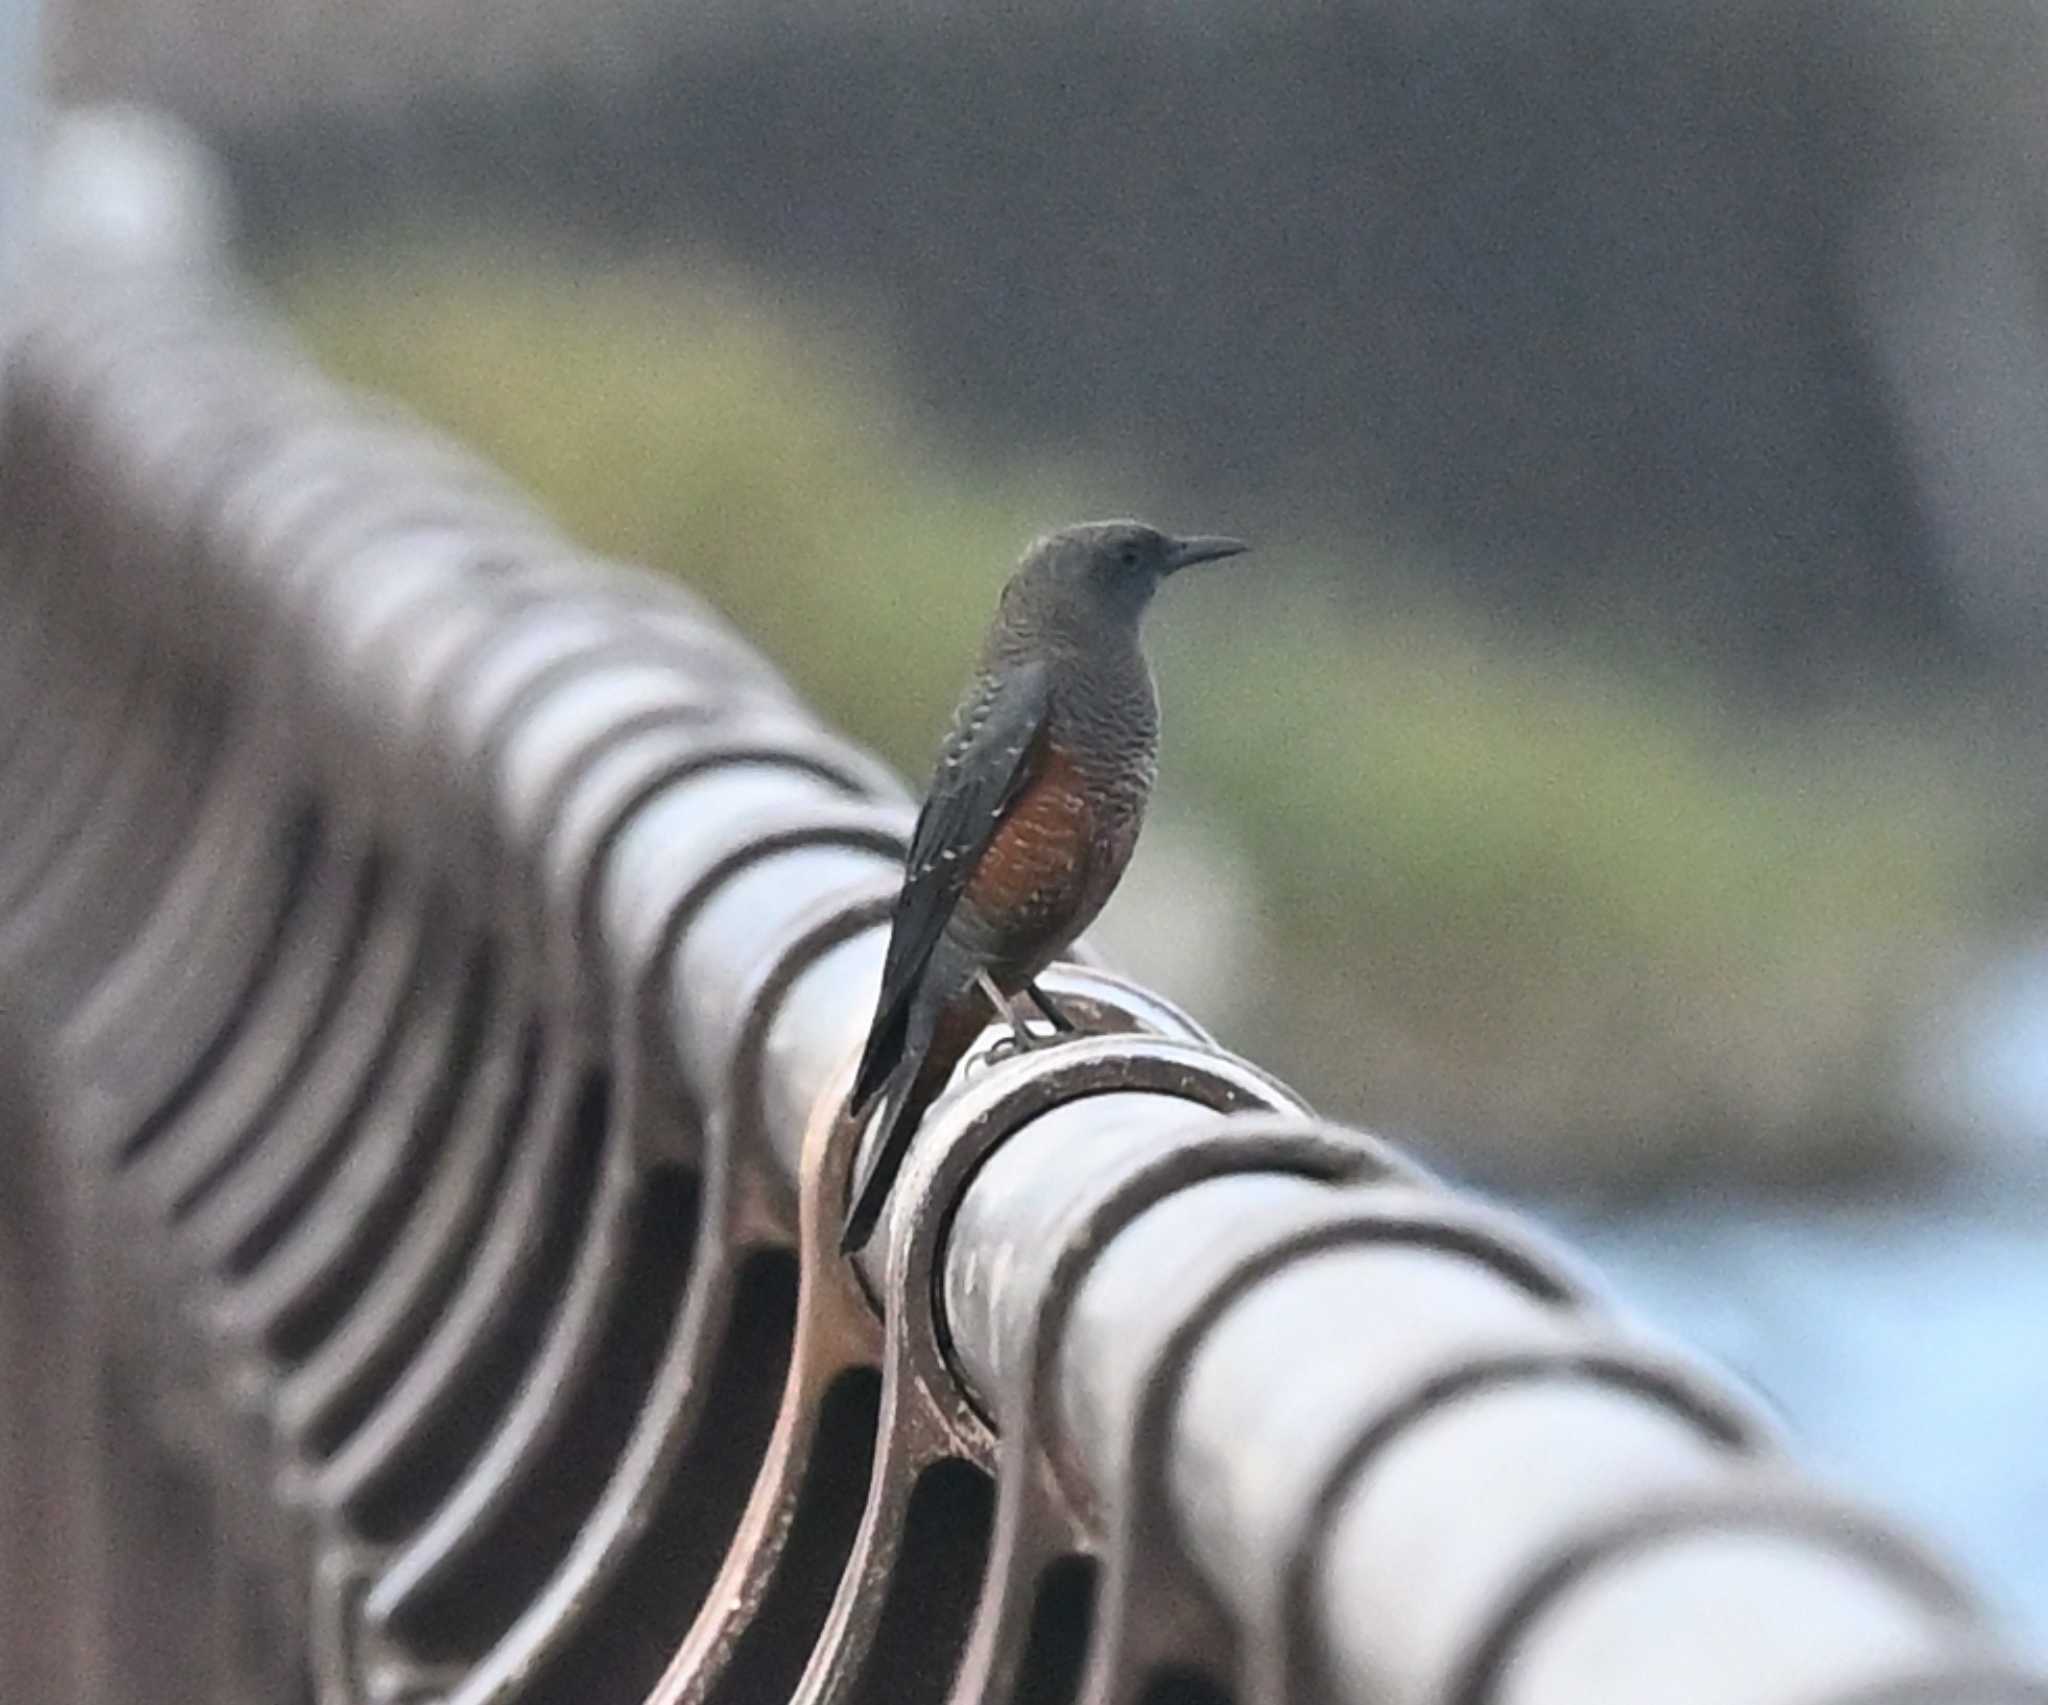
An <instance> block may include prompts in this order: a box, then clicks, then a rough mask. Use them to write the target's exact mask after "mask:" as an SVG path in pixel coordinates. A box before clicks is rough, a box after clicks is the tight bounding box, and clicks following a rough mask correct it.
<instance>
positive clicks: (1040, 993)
mask: <svg viewBox="0 0 2048 1705" xmlns="http://www.w3.org/2000/svg"><path fill="white" fill-rule="evenodd" d="M1024 992H1025V993H1026V994H1027V995H1029V996H1030V997H1031V1004H1032V1005H1033V1006H1035V1007H1037V1008H1038V1010H1039V1011H1040V1012H1042V1013H1044V1014H1045V1021H1046V1023H1048V1024H1050V1025H1051V1026H1052V1027H1053V1029H1054V1030H1055V1031H1057V1032H1058V1033H1059V1034H1060V1035H1062V1036H1078V1035H1080V1034H1081V1027H1080V1025H1078V1024H1076V1023H1075V1022H1074V1021H1073V1019H1072V1018H1070V1017H1068V1016H1067V1014H1066V1013H1065V1012H1064V1011H1062V1010H1061V1008H1060V1004H1059V1002H1058V1001H1056V1000H1054V999H1053V998H1052V996H1051V995H1049V994H1047V993H1046V992H1045V990H1043V989H1041V988H1040V987H1039V986H1038V985H1037V984H1036V983H1026V984H1025V985H1024Z"/></svg>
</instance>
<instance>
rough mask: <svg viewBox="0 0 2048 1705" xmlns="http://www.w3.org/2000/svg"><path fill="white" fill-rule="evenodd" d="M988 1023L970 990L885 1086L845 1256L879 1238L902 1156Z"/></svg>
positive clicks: (843, 1246)
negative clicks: (877, 1229) (878, 1230)
mask: <svg viewBox="0 0 2048 1705" xmlns="http://www.w3.org/2000/svg"><path fill="white" fill-rule="evenodd" d="M983 1022H984V1016H983V1014H982V1012H981V1010H980V1008H979V1006H978V1004H977V1001H976V997H975V996H974V995H973V993H972V992H971V991H970V992H969V993H968V994H966V995H964V996H962V997H961V998H959V999H956V1000H955V1001H954V1002H953V1003H952V1004H951V1005H950V1006H949V1007H948V1008H947V1009H946V1011H945V1012H944V1013H943V1014H941V1015H940V1018H939V1021H938V1024H937V1025H936V1026H935V1027H934V1033H933V1036H932V1039H931V1041H930V1043H929V1044H928V1045H927V1046H926V1047H924V1048H922V1049H919V1050H914V1051H911V1052H909V1053H907V1054H906V1055H905V1056H904V1058H903V1059H902V1060H901V1061H899V1062H898V1064H897V1066H896V1069H895V1070H894V1071H892V1072H891V1073H890V1074H889V1076H888V1079H887V1080H886V1081H885V1082H884V1083H883V1084H882V1086H881V1091H880V1093H881V1097H882V1101H883V1108H882V1119H881V1126H880V1128H879V1129H878V1130H877V1131H876V1132H875V1140H874V1142H873V1143H872V1144H870V1145H869V1146H868V1161H867V1165H866V1166H865V1167H863V1168H862V1169H861V1170H860V1171H859V1172H858V1173H857V1174H856V1175H855V1178H854V1182H853V1193H852V1196H851V1198H850V1200H849V1203H848V1206H847V1210H846V1223H845V1225H844V1227H843V1228H842V1229H841V1231H840V1235H839V1252H840V1253H841V1254H842V1255H851V1254H853V1253H854V1252H855V1251H856V1250H859V1249H862V1248H864V1247H865V1246H866V1244H867V1241H868V1239H869V1238H870V1237H872V1236H873V1235H874V1231H875V1226H876V1224H877V1222H879V1221H880V1219H881V1217H882V1209H883V1207H884V1206H885V1205H886V1204H887V1202H888V1200H889V1191H890V1189H891V1187H892V1186H894V1184H895V1182H896V1175H897V1173H899V1172H901V1171H902V1170H903V1158H904V1156H905V1155H907V1154H908V1153H909V1152H910V1139H911V1138H912V1137H914V1136H916V1135H917V1127H918V1125H919V1124H920V1123H921V1122H922V1121H923V1119H924V1116H925V1112H926V1110H927V1109H928V1108H929V1107H930V1106H931V1104H932V1103H933V1102H934V1101H936V1100H937V1099H938V1095H939V1091H940V1090H942V1089H944V1088H945V1087H946V1083H947V1080H948V1079H949V1078H951V1077H952V1075H953V1068H954V1067H955V1066H957V1065H958V1064H959V1063H960V1057H961V1056H962V1055H963V1054H965V1053H966V1052H967V1050H968V1049H969V1048H970V1047H971V1046H973V1043H974V1039H975V1037H977V1036H979V1035H980V1034H981V1029H982V1024H983ZM854 1111H855V1112H856V1113H858V1111H859V1109H858V1108H855V1109H854Z"/></svg>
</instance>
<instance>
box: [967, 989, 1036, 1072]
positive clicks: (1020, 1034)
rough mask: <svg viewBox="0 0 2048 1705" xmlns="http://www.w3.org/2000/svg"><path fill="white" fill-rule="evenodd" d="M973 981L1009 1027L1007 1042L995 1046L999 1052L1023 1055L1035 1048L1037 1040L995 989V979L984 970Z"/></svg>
mask: <svg viewBox="0 0 2048 1705" xmlns="http://www.w3.org/2000/svg"><path fill="white" fill-rule="evenodd" d="M974 980H975V981H976V982H977V983H979V984H980V985H981V992H982V993H983V994H985V995H987V996H988V1003H989V1005H990V1006H992V1007H994V1008H995V1009H996V1016H997V1017H999V1018H1001V1019H1002V1020H1003V1021H1004V1022H1005V1023H1006V1024H1008V1025H1009V1027H1010V1036H1009V1041H1008V1042H1007V1043H998V1044H997V1048H998V1050H999V1052H1000V1053H1001V1054H1008V1053H1018V1054H1023V1053H1028V1052H1030V1050H1031V1049H1033V1048H1035V1047H1037V1046H1038V1038H1037V1037H1036V1036H1034V1035H1032V1034H1031V1032H1030V1031H1029V1030H1027V1029H1025V1028H1024V1021H1023V1020H1022V1019H1021V1018H1019V1017H1018V1016H1017V1009H1016V1008H1015V1007H1014V1006H1012V1005H1011V1004H1010V1002H1009V999H1008V997H1007V996H1005V995H1004V993H1003V991H1002V990H1001V989H999V988H997V987H996V980H995V978H993V977H991V976H990V975H989V974H988V972H987V971H986V970H981V971H977V972H975V973H974ZM990 1057H991V1058H996V1057H998V1055H997V1054H992V1055H991V1056H990Z"/></svg>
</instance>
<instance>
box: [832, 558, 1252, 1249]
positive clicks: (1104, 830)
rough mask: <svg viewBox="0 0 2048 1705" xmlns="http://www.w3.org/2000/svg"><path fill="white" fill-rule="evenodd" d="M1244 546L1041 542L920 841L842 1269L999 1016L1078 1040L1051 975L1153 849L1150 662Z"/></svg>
mask: <svg viewBox="0 0 2048 1705" xmlns="http://www.w3.org/2000/svg"><path fill="white" fill-rule="evenodd" d="M1248 548H1249V547H1248V546H1247V545H1246V544H1245V543H1244V542H1243V541H1242V540H1239V539H1232V538H1225V537H1223V536H1221V535H1219V534H1209V533H1198V534H1192V535H1188V536H1185V537H1175V536H1174V535H1173V534H1170V533H1164V532H1161V531H1160V530H1159V529H1157V528H1155V527H1150V526H1147V525H1145V524H1144V523H1143V522H1140V521H1127V520H1126V521H1092V522H1086V523H1083V524H1081V525H1078V526H1071V527H1063V528H1060V529H1059V530H1058V531H1056V532H1051V533H1047V534H1045V535H1044V536H1043V537H1041V538H1039V539H1037V540H1035V541H1034V542H1033V543H1032V545H1031V546H1030V548H1029V549H1027V550H1026V551H1025V552H1024V555H1023V556H1022V558H1021V559H1020V560H1019V561H1018V564H1017V566H1016V568H1015V570H1014V571H1013V572H1012V573H1011V575H1010V577H1009V579H1008V581H1007V582H1006V583H1005V584H1004V586H1003V590H1002V594H1001V597H1000V599H999V601H998V603H997V607H996V613H995V618H994V620H993V621H992V622H991V623H990V625H989V629H988V633H987V636H986V638H985V639H984V640H983V642H982V648H981V654H980V659H979V662H978V664H977V666H976V668H975V671H974V674H973V676H972V678H971V679H970V680H969V681H968V684H967V688H966V691H965V693H964V694H963V695H962V697H961V699H960V703H959V706H958V708H957V709H956V710H955V711H954V713H953V722H952V727H951V730H950V732H949V733H948V734H947V736H946V739H945V742H944V744H943V746H942V748H941V750H940V753H939V759H938V765H937V768H936V770H935V771H934V772H933V775H932V780H931V786H930V788H929V789H928V791H927V792H926V795H925V801H924V805H923V807H922V809H921V810H920V811H919V813H918V816H917V822H916V825H915V827H914V828H913V829H912V831H911V837H910V850H909V854H908V856H907V858H906V859H905V861H904V872H903V884H902V887H901V888H900V890H899V891H898V893H897V896H896V900H895V903H894V906H893V907H892V909H891V913H890V920H889V941H888V946H887V947H886V949H885V950H884V952H883V959H882V983H881V990H880V993H879V995H878V996H877V998H876V1002H875V1010H874V1017H873V1020H872V1021H871V1023H870V1024H869V1027H868V1033H867V1039H866V1041H865V1043H864V1044H863V1046H862V1048H861V1054H860V1063H859V1065H858V1066H857V1067H856V1068H855V1071H854V1077H853V1083H852V1087H851V1090H850V1093H849V1095H848V1097H847V1110H848V1113H849V1115H850V1116H851V1117H852V1118H853V1119H854V1120H855V1121H856V1122H857V1123H859V1122H863V1121H864V1120H865V1118H866V1115H867V1113H868V1110H869V1109H870V1108H871V1107H872V1106H873V1105H874V1103H875V1102H876V1100H877V1099H878V1098H879V1099H881V1101H882V1103H883V1108H884V1111H883V1114H882V1117H881V1119H880V1122H879V1129H878V1131H877V1132H876V1134H875V1136H874V1138H873V1140H872V1142H871V1143H870V1144H869V1145H868V1149H867V1153H868V1156H869V1158H868V1160H867V1163H866V1165H865V1167H864V1168H863V1169H861V1171H860V1173H859V1176H858V1177H857V1178H856V1180H855V1182H854V1184H853V1187H852V1190H851V1192H850V1196H849V1200H848V1205H847V1209H846V1215H845V1220H844V1222H843V1227H842V1231H841V1236H840V1250H841V1253H842V1254H852V1253H854V1252H855V1251H857V1250H859V1249H861V1248H862V1247H864V1246H865V1245H866V1243H867V1241H868V1239H869V1237H870V1236H871V1235H872V1234H873V1231H874V1228H875V1225H876V1222H877V1221H878V1220H879V1219H880V1217H881V1213H882V1208H883V1206H884V1204H885V1203H886V1201H887V1198H888V1194H889V1190H890V1187H891V1186H892V1185H893V1184H894V1182H895V1179H896V1174H897V1173H898V1171H900V1170H901V1168H902V1165H903V1158H904V1155H905V1153H906V1152H907V1151H908V1149H909V1147H910V1139H911V1137H912V1135H913V1134H914V1133H915V1131H916V1129H917V1125H918V1121H919V1120H920V1119H922V1118H923V1116H924V1113H925V1110H926V1109H927V1108H928V1107H929V1106H930V1105H931V1103H932V1101H933V1100H934V1099H935V1098H936V1097H937V1095H938V1093H939V1091H940V1090H941V1089H943V1088H944V1087H945V1085H946V1081H947V1079H949V1078H950V1077H951V1076H952V1073H953V1068H954V1067H955V1066H956V1065H957V1064H958V1063H959V1062H960V1059H961V1056H962V1055H964V1054H965V1053H966V1051H967V1049H968V1048H969V1047H970V1046H971V1045H972V1044H973V1042H974V1039H975V1037H977V1036H978V1035H979V1034H980V1033H981V1030H982V1027H983V1025H984V1024H986V1023H987V1022H988V1021H989V1019H990V1017H991V1016H994V1017H995V1018H997V1019H999V1020H1002V1021H1005V1022H1007V1023H1008V1025H1009V1027H1010V1031H1011V1035H1012V1037H1013V1038H1014V1040H1015V1043H1016V1045H1017V1046H1019V1047H1020V1048H1032V1047H1036V1046H1039V1045H1040V1042H1039V1039H1038V1038H1037V1037H1035V1036H1033V1035H1032V1033H1031V1032H1030V1031H1029V1030H1028V1029H1027V1028H1026V1027H1025V1025H1024V1024H1023V1023H1022V1022H1021V1021H1020V1020H1019V1018H1018V1016H1017V1014H1016V1011H1015V1009H1014V1007H1013V1006H1012V1004H1011V1003H1012V1001H1013V1000H1015V999H1016V998H1017V997H1018V996H1019V995H1028V996H1029V998H1030V1000H1031V1002H1032V1004H1033V1005H1034V1006H1036V1007H1037V1008H1038V1010H1039V1012H1040V1013H1042V1014H1043V1015H1044V1017H1045V1019H1046V1020H1047V1021H1048V1022H1049V1023H1050V1024H1051V1026H1052V1028H1053V1030H1054V1032H1055V1035H1054V1038H1053V1040H1057V1039H1058V1036H1059V1035H1062V1034H1070V1033H1071V1032H1072V1031H1073V1030H1074V1029H1075V1028H1076V1026H1075V1024H1074V1022H1073V1020H1072V1019H1071V1018H1070V1017H1068V1015H1067V1014H1066V1013H1064V1012H1062V1011H1061V1010H1060V1008H1059V1007H1058V1005H1057V1004H1055V1003H1054V1002H1053V1001H1052V1000H1051V999H1050V998H1049V997H1048V996H1047V995H1046V994H1045V993H1044V992H1043V991H1042V990H1041V989H1039V988H1038V986H1037V979H1038V976H1039V974H1040V973H1041V972H1042V971H1044V969H1045V968H1046V966H1048V965H1049V964H1051V963H1052V961H1053V960H1054V959H1056V958H1057V957H1058V956H1059V955H1060V954H1061V953H1063V952H1065V951H1066V949H1067V948H1068V947H1069V946H1070V945H1071V944H1072V943H1073V941H1074V939H1075V937H1077V936H1078V935H1079V934H1080V933H1081V932H1082V931H1083V930H1084V929H1086V928H1087V927H1088V925H1089V924H1091V923H1093V922H1094V920H1095V918H1096V915H1097V914H1098V913H1099V912H1100V911H1101V910H1102V908H1103V905H1104V903H1105V902H1106V901H1107V900H1108V899H1109V896H1110V894H1111V892H1112V891H1113V890H1114V889H1115V887H1116V885H1117V883H1118V881H1119V880H1120V879H1121V878H1122V876H1123V873H1124V870H1125V868H1126V867H1127V866H1128V865H1129V863H1130V860H1131V854H1132V851H1133V850H1134V848H1135V847H1136V845H1137V840H1138V831H1139V829H1140V827H1141V826H1142V824H1143V821H1144V816H1145V806H1146V802H1147V801H1148V799H1149V798H1150V796H1151V792H1152V784H1153V780H1154V778H1155V776H1156V775H1157V773H1158V756H1159V700H1158V695H1157V692H1156V691H1155V689H1154V687H1153V682H1152V671H1151V668H1150V666H1149V665H1148V664H1147V663H1146V661H1145V654H1144V650H1143V648H1142V646H1141V644H1140V631H1139V630H1140V626H1141V623H1142V620H1143V617H1144V614H1145V611H1146V608H1147V606H1149V605H1150V603H1151V602H1152V597H1153V594H1154V593H1155V592H1157V591H1158V589H1159V587H1160V584H1161V583H1162V582H1163V581H1164V580H1166V578H1167V577H1168V576H1169V575H1173V574H1177V573H1178V572H1179V571H1180V570H1182V569H1184V568H1190V567H1193V566H1194V565H1195V564H1197V563H1205V562H1216V561H1220V560H1222V559H1223V558H1225V557H1233V556H1237V555H1239V554H1240V553H1242V552H1243V551H1245V550H1247V549H1248Z"/></svg>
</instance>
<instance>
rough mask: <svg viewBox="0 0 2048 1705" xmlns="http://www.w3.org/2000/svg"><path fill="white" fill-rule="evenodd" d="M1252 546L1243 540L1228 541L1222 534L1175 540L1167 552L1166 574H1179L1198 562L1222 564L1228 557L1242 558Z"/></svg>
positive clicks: (1201, 534)
mask: <svg viewBox="0 0 2048 1705" xmlns="http://www.w3.org/2000/svg"><path fill="white" fill-rule="evenodd" d="M1250 549H1251V546H1250V545H1248V544H1246V543H1245V542H1244V540H1242V539H1226V538H1224V537H1223V535H1222V534H1220V533H1196V534H1194V535H1192V536H1191V537H1189V538H1185V539H1175V540H1174V541H1173V543H1172V544H1171V545H1169V546H1168V547H1167V551H1166V572H1167V573H1168V574H1174V573H1177V572H1178V571H1179V570H1181V569H1183V568H1192V567H1194V565H1195V564H1196V563H1198V562H1221V561H1222V560H1223V558H1225V557H1227V556H1242V555H1243V554H1244V553H1245V552H1246V551H1248V550H1250Z"/></svg>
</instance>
